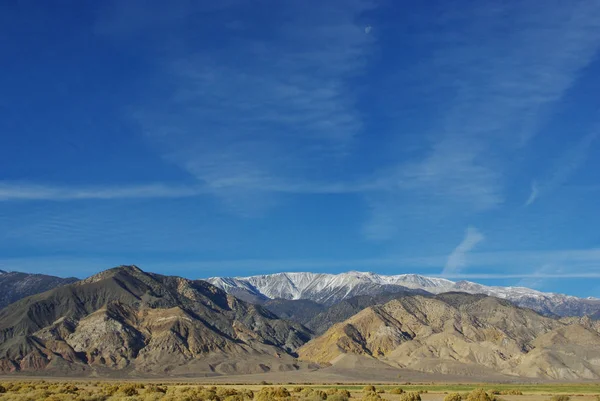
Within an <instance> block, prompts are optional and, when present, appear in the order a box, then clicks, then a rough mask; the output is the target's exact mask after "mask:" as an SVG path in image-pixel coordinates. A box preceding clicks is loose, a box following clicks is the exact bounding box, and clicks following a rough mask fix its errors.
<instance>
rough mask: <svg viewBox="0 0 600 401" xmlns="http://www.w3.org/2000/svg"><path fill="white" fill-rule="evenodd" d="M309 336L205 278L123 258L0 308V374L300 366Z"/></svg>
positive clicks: (208, 370) (201, 371)
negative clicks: (149, 269) (299, 353)
mask: <svg viewBox="0 0 600 401" xmlns="http://www.w3.org/2000/svg"><path fill="white" fill-rule="evenodd" d="M310 335H311V334H310V332H309V331H308V330H307V329H305V328H304V327H303V326H302V325H300V324H296V323H293V322H289V321H285V320H282V319H279V318H278V317H277V316H275V315H274V314H273V313H271V312H269V311H268V310H266V309H264V308H263V307H261V306H259V305H254V304H249V303H246V302H244V301H241V300H238V299H237V298H235V297H233V296H231V295H227V294H226V293H225V292H223V291H222V290H220V289H218V288H216V287H214V286H212V285H211V284H209V283H207V282H205V281H200V280H197V281H193V280H186V279H183V278H179V277H170V276H162V275H158V274H152V273H146V272H143V271H142V270H141V269H139V268H137V267H135V266H121V267H118V268H114V269H110V270H107V271H104V272H102V273H99V274H97V275H95V276H92V277H90V278H87V279H85V280H82V281H78V282H75V283H73V284H68V285H64V286H61V287H57V288H55V289H53V290H50V291H47V292H44V293H41V294H37V295H33V296H30V297H27V298H24V299H22V300H20V301H17V302H15V303H13V304H11V305H9V306H7V307H6V308H4V309H2V310H0V372H4V373H10V372H45V373H46V374H48V373H52V374H61V375H62V374H110V373H111V372H116V371H118V372H121V374H122V372H130V373H131V372H133V373H137V374H142V373H143V374H179V375H181V374H186V373H187V372H190V371H192V372H194V373H195V374H205V375H212V374H225V373H253V372H264V371H269V370H270V369H276V370H288V369H297V368H298V367H299V365H298V361H297V360H296V359H295V358H294V357H295V353H294V352H295V350H296V349H297V348H298V347H299V346H301V345H302V344H304V343H305V342H306V341H307V340H308V339H309V338H310Z"/></svg>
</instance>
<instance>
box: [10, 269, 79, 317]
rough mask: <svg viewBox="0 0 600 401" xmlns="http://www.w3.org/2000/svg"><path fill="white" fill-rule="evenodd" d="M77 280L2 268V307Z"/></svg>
mask: <svg viewBox="0 0 600 401" xmlns="http://www.w3.org/2000/svg"><path fill="white" fill-rule="evenodd" d="M77 280H78V279H76V278H74V277H69V278H61V277H55V276H46V275H44V274H27V273H20V272H5V271H3V270H0V309H2V308H4V307H5V306H6V305H9V304H11V303H13V302H16V301H18V300H19V299H22V298H25V297H28V296H30V295H35V294H39V293H41V292H44V291H48V290H51V289H53V288H56V287H59V286H61V285H65V284H70V283H74V282H75V281H77Z"/></svg>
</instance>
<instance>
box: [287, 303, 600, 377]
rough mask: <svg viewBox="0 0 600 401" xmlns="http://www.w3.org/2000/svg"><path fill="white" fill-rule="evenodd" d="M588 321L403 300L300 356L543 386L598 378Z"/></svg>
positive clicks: (598, 356)
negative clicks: (518, 379) (531, 380)
mask: <svg viewBox="0 0 600 401" xmlns="http://www.w3.org/2000/svg"><path fill="white" fill-rule="evenodd" d="M598 329H599V328H598V326H597V325H596V324H595V322H594V321H592V320H591V319H586V318H571V320H569V319H564V320H563V321H558V320H555V319H552V318H548V317H544V316H542V315H540V314H538V313H536V312H534V311H532V310H530V309H522V308H519V307H516V306H514V305H512V304H511V303H509V302H507V301H504V300H500V299H497V298H493V297H487V296H482V295H468V294H461V293H447V294H441V295H438V296H436V297H423V296H410V297H401V298H397V299H394V300H391V301H390V302H388V303H386V304H383V305H376V306H372V307H369V308H366V309H364V310H362V311H361V312H359V313H357V314H356V315H354V316H352V317H350V318H349V319H347V320H345V321H344V322H341V323H338V324H335V325H334V326H333V327H331V328H330V329H329V330H327V331H326V332H325V333H324V334H323V335H321V336H320V337H318V338H315V339H314V340H312V341H310V342H309V343H307V344H305V345H304V346H303V347H302V348H300V350H299V354H300V357H301V359H304V360H307V361H313V362H318V363H326V364H333V365H336V364H343V363H344V361H345V360H346V359H347V358H348V357H354V356H356V355H358V356H362V357H366V358H373V359H377V360H379V361H382V362H384V363H386V364H388V365H391V366H394V367H399V368H409V369H414V370H419V371H424V372H433V373H444V374H464V375H473V374H475V373H477V372H479V373H481V372H485V371H486V370H487V371H489V372H499V373H503V374H506V375H514V376H522V377H536V378H544V379H548V378H550V379H561V380H562V379H569V380H574V379H598V378H600V365H599V364H598V363H597V361H598V360H600V334H599V332H598Z"/></svg>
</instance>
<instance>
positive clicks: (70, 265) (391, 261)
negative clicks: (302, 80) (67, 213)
mask: <svg viewBox="0 0 600 401" xmlns="http://www.w3.org/2000/svg"><path fill="white" fill-rule="evenodd" d="M446 259H447V258H446V257H444V256H443V255H438V256H424V257H412V258H407V257H382V258H370V259H336V260H332V259H230V260H187V261H178V262H173V261H158V260H156V259H155V258H152V257H146V258H144V257H141V258H140V257H136V258H134V259H131V258H130V257H129V258H126V259H123V258H122V257H120V256H107V257H105V258H98V257H95V258H88V257H85V258H77V257H57V256H48V257H44V256H40V257H30V258H2V259H0V269H3V270H20V271H30V272H47V273H50V274H52V272H53V271H54V272H56V269H60V271H61V272H62V275H68V274H70V272H72V271H74V270H75V271H81V269H85V274H86V275H87V274H94V273H95V272H97V271H99V270H102V269H105V268H108V267H112V266H115V265H119V264H137V265H138V266H140V267H142V268H143V269H145V270H147V271H154V272H157V273H160V272H164V271H167V270H166V269H168V270H173V269H177V270H178V271H180V272H182V274H184V273H183V272H185V274H184V275H185V276H187V277H190V278H202V277H208V276H213V275H215V274H218V273H215V272H222V271H225V270H226V271H229V272H232V273H229V274H234V275H237V274H238V272H243V271H252V272H253V274H261V273H275V272H281V271H324V270H325V271H327V270H329V271H338V272H341V271H349V270H359V271H376V272H380V273H381V274H390V275H392V274H405V273H419V274H423V275H426V276H432V277H444V278H448V279H464V280H470V279H473V280H475V279H523V280H526V279H532V280H539V279H558V278H564V279H578V278H600V248H596V249H560V250H553V251H535V250H534V251H503V252H480V253H475V252H474V253H470V254H469V259H470V260H471V261H472V262H473V263H476V264H477V265H478V266H480V267H485V268H486V270H488V271H486V272H473V273H461V272H454V273H445V274H444V273H443V274H436V273H433V270H434V269H439V267H440V266H443V264H444V262H445V260H446ZM516 262H518V263H516ZM523 266H529V268H523ZM532 266H540V267H539V268H534V269H533V270H532V269H531V267H532ZM489 267H496V268H498V269H499V270H501V272H489V270H490V269H489ZM205 271H208V272H209V273H207V274H203V272H205ZM233 272H235V273H233ZM240 274H242V275H243V273H240ZM525 283H526V282H525V281H521V282H520V283H519V284H520V285H522V284H525Z"/></svg>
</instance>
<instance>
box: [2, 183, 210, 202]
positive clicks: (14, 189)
mask: <svg viewBox="0 0 600 401" xmlns="http://www.w3.org/2000/svg"><path fill="white" fill-rule="evenodd" d="M202 193H205V191H203V190H202V189H201V188H199V187H189V186H188V187H186V186H171V185H165V184H148V185H128V186H54V185H43V184H34V183H26V182H0V201H27V200H42V201H72V200H86V199H104V200H111V199H142V198H182V197H189V196H197V195H199V194H202Z"/></svg>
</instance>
